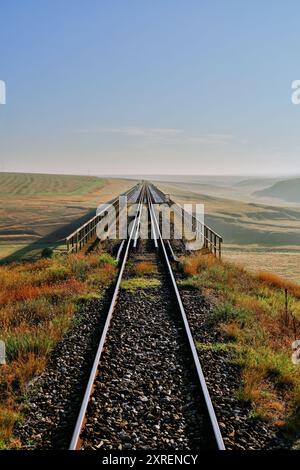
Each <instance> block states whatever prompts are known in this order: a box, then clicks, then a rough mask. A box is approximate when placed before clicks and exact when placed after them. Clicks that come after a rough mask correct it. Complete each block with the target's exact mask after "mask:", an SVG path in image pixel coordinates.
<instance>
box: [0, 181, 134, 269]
mask: <svg viewBox="0 0 300 470" xmlns="http://www.w3.org/2000/svg"><path fill="white" fill-rule="evenodd" d="M133 184H134V183H133V182H132V181H130V180H122V179H110V178H100V177H96V176H80V175H54V174H37V173H34V174H33V173H0V262H1V261H14V260H16V259H17V260H19V259H27V258H31V257H32V256H35V255H36V254H38V253H39V252H40V251H41V249H43V248H44V247H45V246H48V245H49V244H50V245H51V246H57V244H58V245H59V243H60V242H59V240H62V239H63V238H64V237H65V236H66V235H67V234H68V233H70V232H71V231H72V230H74V228H75V227H78V225H80V224H82V223H83V222H84V221H85V220H87V218H89V217H91V215H92V214H94V213H95V211H96V208H97V206H98V205H99V204H100V203H102V202H105V201H108V200H110V199H112V198H113V197H115V196H116V195H117V194H119V193H120V192H123V191H126V190H127V189H129V188H130V187H132V186H133Z"/></svg>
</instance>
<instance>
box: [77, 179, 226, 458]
mask: <svg viewBox="0 0 300 470" xmlns="http://www.w3.org/2000/svg"><path fill="white" fill-rule="evenodd" d="M156 200H157V194H153V193H152V190H151V187H149V186H148V185H147V184H145V185H143V187H142V189H141V191H140V194H139V200H138V207H137V210H136V213H135V216H134V218H133V221H132V228H131V232H130V236H129V238H128V240H127V241H126V242H124V243H123V245H122V250H121V251H120V253H119V254H118V256H119V258H120V260H121V261H120V269H119V274H118V278H117V281H116V286H115V290H114V293H113V295H112V300H111V304H110V307H109V311H108V314H107V318H106V322H105V326H104V328H103V333H102V336H101V340H100V343H99V346H98V350H97V353H96V356H95V360H94V363H93V367H92V370H91V374H90V377H89V381H88V384H87V388H86V391H85V394H84V398H83V401H82V405H81V409H80V413H79V416H78V419H77V422H76V426H75V429H74V433H73V437H72V441H71V444H70V449H71V450H75V449H99V448H102V449H173V450H174V449H178V450H187V449H193V450H206V449H220V450H222V449H224V444H223V439H222V436H221V433H220V429H219V426H218V422H217V419H216V416H215V412H214V409H213V406H212V403H211V399H210V396H209V392H208V389H207V386H206V383H205V378H204V376H203V373H202V369H201V365H200V362H199V359H198V355H197V351H196V349H195V345H194V341H193V338H192V334H191V331H190V328H189V324H188V320H187V317H186V314H185V311H184V307H183V304H182V301H181V297H180V294H179V291H178V288H177V285H176V280H175V276H174V274H173V270H172V263H171V261H170V254H169V253H170V251H169V247H168V245H165V242H164V241H163V239H162V237H161V233H160V229H159V224H158V221H157V218H156V215H155V211H154V207H153V203H154V202H155V201H156ZM147 216H148V217H147ZM144 217H147V218H148V221H149V225H148V232H149V234H151V236H152V239H148V240H141V239H139V228H140V224H141V221H142V220H143V218H144ZM141 263H142V266H144V267H145V265H146V266H148V273H144V276H143V277H142V279H141V277H139V276H138V274H137V273H138V272H139V271H138V268H139V266H140V265H141ZM140 267H141V266H140ZM147 276H148V280H147V282H146V283H145V284H143V282H142V280H143V279H145V278H147Z"/></svg>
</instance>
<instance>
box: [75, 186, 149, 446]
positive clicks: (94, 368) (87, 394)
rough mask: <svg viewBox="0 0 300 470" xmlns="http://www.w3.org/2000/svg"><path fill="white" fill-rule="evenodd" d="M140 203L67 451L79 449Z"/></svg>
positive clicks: (140, 203)
mask: <svg viewBox="0 0 300 470" xmlns="http://www.w3.org/2000/svg"><path fill="white" fill-rule="evenodd" d="M142 192H143V188H142V191H141V193H140V194H141V195H142ZM142 202H143V199H142V198H141V200H140V202H139V207H138V209H137V212H136V214H135V219H134V222H133V225H132V229H131V231H130V235H129V239H128V242H127V246H126V250H125V253H124V257H123V260H122V264H121V267H120V271H119V274H118V278H117V282H116V286H115V290H114V294H113V297H112V300H111V303H110V307H109V311H108V314H107V318H106V321H105V325H104V328H103V332H102V335H101V339H100V343H99V346H98V349H97V353H96V356H95V359H94V363H93V366H92V370H91V373H90V376H89V380H88V384H87V387H86V390H85V394H84V397H83V401H82V404H81V408H80V411H79V415H78V418H77V421H76V425H75V429H74V432H73V436H72V440H71V444H70V447H69V450H77V449H78V448H79V445H80V434H81V431H82V428H83V424H84V419H85V414H86V410H87V407H88V403H89V399H90V396H91V393H92V390H93V384H94V381H95V378H96V375H97V371H98V368H99V363H100V360H101V355H102V351H103V346H104V343H105V340H106V336H107V332H108V329H109V325H110V321H111V318H112V314H113V311H114V308H115V305H116V301H117V296H118V293H119V289H120V285H121V281H122V277H123V272H124V269H125V265H126V261H127V258H128V253H129V249H130V245H131V241H132V238H133V234H134V230H135V228H136V223H137V216H138V213H139V212H138V211H139V209H140V208H141V205H142Z"/></svg>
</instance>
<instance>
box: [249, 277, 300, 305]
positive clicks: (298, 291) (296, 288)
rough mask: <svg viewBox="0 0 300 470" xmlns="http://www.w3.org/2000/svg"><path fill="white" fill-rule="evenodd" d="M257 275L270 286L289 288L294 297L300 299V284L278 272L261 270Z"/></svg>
mask: <svg viewBox="0 0 300 470" xmlns="http://www.w3.org/2000/svg"><path fill="white" fill-rule="evenodd" d="M256 277H257V279H259V280H260V281H262V282H263V283H264V284H267V285H268V286H271V287H275V288H276V289H287V290H288V291H289V292H290V293H291V294H292V295H293V296H294V297H296V298H297V299H300V285H299V284H297V283H296V282H293V281H288V280H286V279H283V278H282V277H281V276H278V275H277V274H274V273H270V272H266V271H259V272H258V273H257V275H256Z"/></svg>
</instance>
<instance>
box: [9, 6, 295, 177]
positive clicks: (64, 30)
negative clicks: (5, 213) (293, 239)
mask: <svg viewBox="0 0 300 470" xmlns="http://www.w3.org/2000/svg"><path fill="white" fill-rule="evenodd" d="M299 18H300V3H299V2H298V1H297V0H294V1H276V0H273V1H271V0H264V1H255V0H254V1H251V2H241V1H238V0H226V1H224V0H211V1H209V0H206V1H204V0H198V1H196V0H159V1H158V0H153V1H151V2H150V1H149V2H148V1H146V0H86V1H83V0H26V2H24V1H21V0H2V1H1V4H0V79H1V80H4V81H5V82H6V86H7V104H6V105H0V171H3V170H4V171H40V172H43V171H45V172H54V173H55V172H57V173H59V172H64V173H84V174H87V173H91V174H101V173H102V174H124V173H127V174H130V173H139V174H140V173H152V174H153V173H155V174H159V173H169V174H193V173H194V174H201V173H202V174H221V173H225V174H247V173H250V174H282V173H285V174H296V173H300V165H299V144H300V132H299V127H300V105H299V106H296V105H293V104H292V103H291V83H292V81H293V80H295V79H300V56H299V44H300V27H299Z"/></svg>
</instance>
